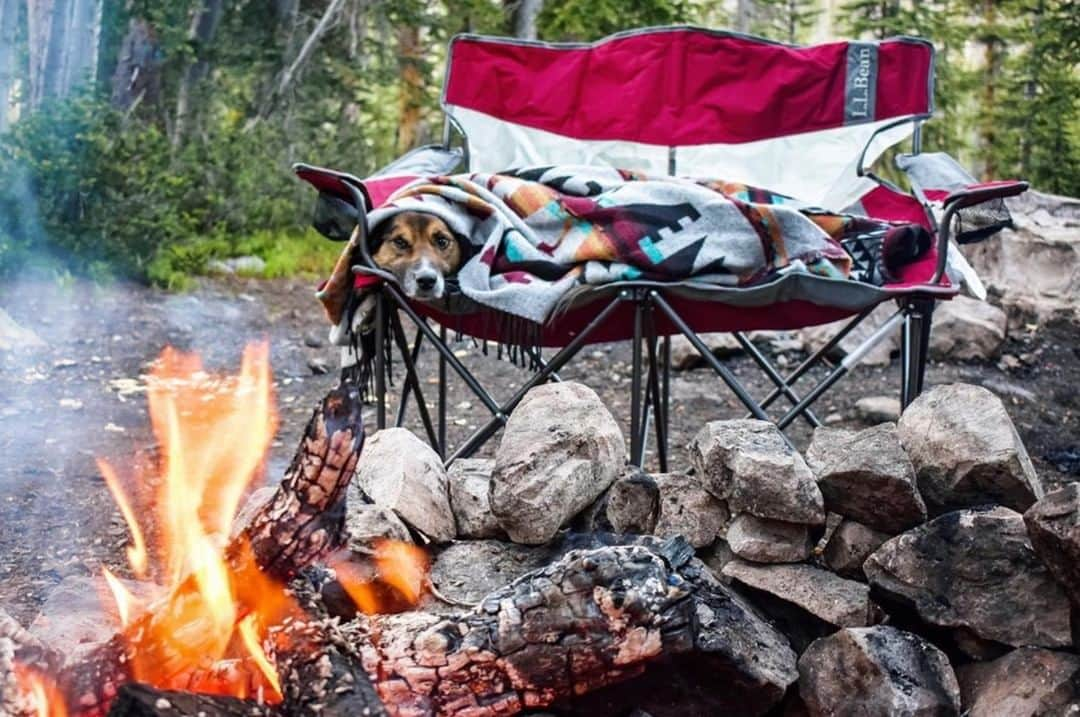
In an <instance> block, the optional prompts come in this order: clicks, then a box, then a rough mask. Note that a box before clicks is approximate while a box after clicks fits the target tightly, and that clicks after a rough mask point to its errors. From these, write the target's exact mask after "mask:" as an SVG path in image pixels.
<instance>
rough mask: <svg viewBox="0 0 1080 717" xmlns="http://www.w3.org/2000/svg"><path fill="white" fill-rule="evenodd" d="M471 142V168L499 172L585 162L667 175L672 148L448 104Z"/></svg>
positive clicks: (450, 111)
mask: <svg viewBox="0 0 1080 717" xmlns="http://www.w3.org/2000/svg"><path fill="white" fill-rule="evenodd" d="M446 109H447V111H448V112H449V113H450V115H451V116H452V117H453V118H454V119H456V120H457V121H458V122H459V123H460V124H461V127H462V129H464V130H465V134H466V135H468V138H469V169H470V170H471V171H474V172H499V171H501V170H504V169H511V168H514V167H530V166H543V165H549V164H585V165H601V166H608V167H617V168H620V169H640V170H642V171H644V172H648V173H649V174H658V175H666V174H667V173H668V148H667V147H666V146H660V145H655V144H641V143H639V142H622V141H619V140H611V141H597V140H581V139H574V138H573V137H566V136H564V135H561V134H555V133H554V132H547V131H545V130H542V129H534V128H532V127H525V126H523V125H518V124H514V123H512V122H506V121H504V120H501V119H498V118H497V117H492V116H491V115H489V114H485V113H483V112H477V111H476V110H470V109H466V108H464V107H452V106H448V107H447V108H446Z"/></svg>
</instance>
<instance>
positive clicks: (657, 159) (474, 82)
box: [442, 26, 934, 209]
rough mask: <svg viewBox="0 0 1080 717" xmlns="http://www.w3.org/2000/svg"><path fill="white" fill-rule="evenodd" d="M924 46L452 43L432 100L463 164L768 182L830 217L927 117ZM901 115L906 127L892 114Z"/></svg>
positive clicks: (866, 185) (688, 36)
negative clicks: (462, 141)
mask: <svg viewBox="0 0 1080 717" xmlns="http://www.w3.org/2000/svg"><path fill="white" fill-rule="evenodd" d="M933 60H934V54H933V46H932V45H931V44H930V43H929V42H926V41H924V40H920V39H916V38H907V37H898V38H893V39H889V40H883V41H881V42H832V43H827V44H823V45H815V46H812V47H795V46H790V45H784V44H779V43H775V42H770V41H767V40H763V39H759V38H754V37H748V36H745V35H738V34H733V33H728V32H717V31H710V30H704V29H700V28H693V27H682V26H679V27H664V28H650V29H645V30H637V31H630V32H625V33H620V34H618V35H613V36H611V37H609V38H606V39H604V40H600V41H598V42H595V43H592V44H545V43H538V42H527V41H520V40H513V39H508V38H496V37H482V36H476V35H459V36H458V37H455V38H454V40H453V41H452V42H451V45H450V53H449V58H448V61H447V75H446V82H445V84H444V87H443V98H442V99H443V107H444V109H445V110H446V113H447V115H448V116H449V117H451V118H452V119H453V121H454V122H456V123H457V124H458V125H459V126H460V128H461V129H462V130H463V131H464V133H465V134H466V137H467V140H466V141H467V145H468V150H469V154H470V169H472V170H474V171H499V170H503V169H508V168H511V167H519V166H523V165H543V164H607V165H612V166H617V167H622V168H629V169H640V170H643V171H645V172H648V173H652V174H669V173H670V174H678V175H685V176H699V177H701V176H708V177H717V178H722V179H727V180H731V181H740V182H745V183H747V184H751V185H756V186H761V187H767V188H769V189H771V190H773V191H776V192H780V193H784V194H789V195H791V196H794V197H796V198H798V199H802V200H804V201H809V202H814V203H817V204H821V205H822V206H825V207H827V208H830V209H842V208H844V207H846V206H848V205H849V204H851V203H852V202H854V201H856V200H857V199H858V198H859V197H861V196H862V195H863V194H865V193H866V192H867V191H869V190H870V189H872V188H873V185H872V184H871V183H870V181H869V180H867V179H865V178H860V177H858V176H857V171H856V169H857V167H858V164H859V160H860V156H861V155H862V154H863V153H864V151H865V155H866V156H865V162H866V164H869V163H871V162H872V161H873V160H874V159H876V158H877V157H878V156H879V155H880V154H881V152H883V151H884V150H885V149H887V148H888V147H890V146H892V145H893V144H896V143H898V142H900V141H902V140H903V139H905V138H907V137H908V136H910V135H911V133H912V131H913V129H914V125H915V121H917V120H921V119H925V118H926V117H928V116H929V115H930V113H931V111H932V109H933V106H932V105H933V88H932V83H933ZM904 120H911V121H904Z"/></svg>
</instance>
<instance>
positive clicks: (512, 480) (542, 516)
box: [490, 382, 626, 545]
mask: <svg viewBox="0 0 1080 717" xmlns="http://www.w3.org/2000/svg"><path fill="white" fill-rule="evenodd" d="M625 464H626V445H625V443H624V442H623V436H622V431H621V430H620V429H619V424H618V423H616V422H615V419H614V418H613V417H612V415H611V412H610V411H608V409H607V407H606V406H604V404H603V402H602V401H601V400H600V397H599V396H597V395H596V392H595V391H593V390H592V389H591V388H588V387H587V386H583V385H581V384H580V383H572V382H563V383H550V384H545V385H543V386H537V387H536V388H534V389H532V390H531V391H529V392H528V393H527V394H525V398H523V399H522V401H521V403H519V404H518V406H517V408H516V409H514V412H513V413H512V414H511V415H510V419H509V420H508V421H507V423H506V428H505V429H504V431H503V437H502V441H501V442H500V443H499V447H498V449H497V450H496V452H495V470H494V471H493V472H492V474H491V496H490V501H491V510H492V512H493V513H494V514H495V517H496V518H497V519H498V521H499V525H500V526H501V527H502V529H503V530H505V531H506V533H507V535H509V536H510V539H511V540H513V541H514V542H518V543H527V544H534V545H535V544H540V543H545V542H547V541H548V540H550V539H551V538H552V536H554V535H555V533H556V531H558V530H559V528H560V527H562V526H563V525H565V524H566V523H567V521H569V520H570V519H571V518H572V517H574V516H575V515H576V514H577V513H578V512H580V511H581V510H583V509H584V508H586V507H588V506H589V505H590V504H591V503H592V502H593V501H595V500H596V499H597V498H598V497H599V496H600V494H601V493H603V492H604V490H606V489H607V487H608V486H609V485H611V483H612V482H613V481H614V480H615V479H616V478H617V477H618V476H619V474H620V473H621V472H622V470H623V467H624V466H625Z"/></svg>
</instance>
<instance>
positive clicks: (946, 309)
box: [930, 296, 1009, 361]
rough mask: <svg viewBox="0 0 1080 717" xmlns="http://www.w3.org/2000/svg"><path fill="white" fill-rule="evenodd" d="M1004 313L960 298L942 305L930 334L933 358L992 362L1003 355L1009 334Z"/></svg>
mask: <svg viewBox="0 0 1080 717" xmlns="http://www.w3.org/2000/svg"><path fill="white" fill-rule="evenodd" d="M1008 323H1009V321H1008V318H1007V317H1006V316H1005V312H1004V311H1002V310H1001V309H999V308H998V307H996V306H994V305H993V304H988V303H986V302H985V301H979V300H978V299H970V298H968V297H966V296H957V297H955V298H954V299H952V300H950V301H942V302H939V303H938V304H937V306H936V308H935V309H934V319H933V322H932V323H931V331H930V355H931V356H933V357H935V358H939V359H953V360H960V361H968V360H972V359H982V360H986V359H991V358H993V357H995V356H997V354H998V352H999V351H1001V345H1002V344H1003V343H1005V334H1006V332H1007V330H1008Z"/></svg>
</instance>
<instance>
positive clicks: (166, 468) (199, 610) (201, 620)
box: [100, 343, 295, 702]
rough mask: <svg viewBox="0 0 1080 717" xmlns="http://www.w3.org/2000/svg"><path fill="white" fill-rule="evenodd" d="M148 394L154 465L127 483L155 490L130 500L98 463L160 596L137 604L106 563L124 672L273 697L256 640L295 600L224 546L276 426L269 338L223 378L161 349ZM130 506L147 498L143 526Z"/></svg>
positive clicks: (274, 683)
mask: <svg viewBox="0 0 1080 717" xmlns="http://www.w3.org/2000/svg"><path fill="white" fill-rule="evenodd" d="M148 397H149V405H150V419H151V422H152V425H153V429H154V435H155V436H156V438H157V441H158V444H159V445H160V447H161V461H160V466H159V471H158V472H157V474H155V475H140V476H138V480H137V481H135V484H136V485H139V486H149V487H156V489H154V490H153V491H152V493H153V494H152V495H150V496H146V495H136V496H134V498H135V499H132V497H129V495H127V494H126V493H125V492H124V490H123V489H122V487H121V482H120V480H119V479H118V476H117V472H116V471H114V470H113V469H112V467H111V466H109V465H108V464H107V463H105V462H104V461H102V462H101V463H100V465H101V471H102V475H103V476H104V477H105V480H106V483H107V484H108V486H109V489H110V490H111V491H112V493H113V495H114V496H115V498H116V502H117V504H118V506H119V507H120V511H121V513H122V514H123V515H124V518H125V519H126V520H127V522H128V526H129V528H130V530H131V535H132V545H131V547H130V549H129V551H128V557H129V560H130V562H131V567H132V570H133V571H134V572H135V574H136V575H139V576H148V575H150V574H153V576H154V577H155V579H156V580H157V581H159V582H161V583H163V584H164V586H165V594H166V595H167V597H166V598H165V599H164V600H162V601H160V603H157V604H154V605H152V606H149V607H148V608H146V609H145V611H144V609H143V607H142V606H141V605H139V602H138V601H137V600H136V599H135V598H134V597H133V596H132V594H131V593H130V592H129V591H128V590H126V589H125V588H124V587H123V585H122V584H121V583H120V582H119V581H118V580H117V579H116V578H115V577H114V576H113V575H112V574H110V573H108V572H107V571H106V574H105V579H106V581H107V582H108V584H109V588H110V590H112V593H113V596H114V598H115V600H116V603H117V608H118V611H119V614H120V619H121V623H122V626H123V627H124V629H125V634H126V635H127V637H128V638H129V640H130V642H131V645H132V647H133V655H132V673H133V676H134V677H135V679H136V680H138V681H140V682H145V683H148V684H151V685H154V686H156V687H160V688H163V689H189V690H195V691H201V692H209V693H214V694H224V695H232V696H236V697H248V696H252V695H262V696H264V697H265V699H266V700H267V701H270V702H279V701H280V700H281V688H280V683H279V678H278V675H277V672H276V671H275V669H274V666H273V664H272V662H271V661H270V659H269V658H268V657H267V655H266V653H265V652H264V651H263V649H262V647H261V645H260V642H261V639H262V636H263V633H262V631H263V630H265V629H266V628H267V627H270V626H273V625H275V624H278V623H280V622H281V621H282V620H283V619H284V618H285V617H286V616H287V615H288V614H289V613H290V612H292V611H293V610H294V609H295V606H294V605H293V604H292V603H291V601H290V600H289V598H288V597H287V595H286V594H285V592H284V591H283V590H282V588H281V586H280V585H276V584H274V583H273V582H272V581H271V580H270V579H269V578H267V577H266V576H264V575H262V574H260V573H259V572H258V570H257V569H256V568H255V566H254V561H253V560H252V559H251V557H250V554H249V553H246V552H244V551H241V555H240V556H232V558H233V559H232V560H229V559H227V558H226V557H225V555H224V546H225V544H226V541H227V538H228V535H229V531H230V529H231V527H232V522H233V518H234V517H235V515H236V511H237V509H238V507H239V504H240V500H241V499H242V498H243V496H244V493H245V491H246V490H247V489H248V487H249V486H250V485H251V483H252V481H253V479H255V478H256V477H257V476H258V473H259V469H260V467H261V465H262V463H263V459H264V456H265V454H266V451H267V449H268V448H269V445H270V441H271V440H272V438H273V435H274V431H275V430H276V428H277V417H276V414H275V411H274V406H273V395H272V391H271V380H270V366H269V360H268V347H267V345H266V344H265V343H263V344H256V345H251V346H248V348H247V349H246V350H245V352H244V358H243V362H242V365H241V369H240V373H239V375H237V376H230V377H215V376H211V375H210V374H207V373H206V372H205V371H203V368H202V363H201V361H200V360H199V358H198V357H197V356H192V355H186V354H182V353H180V352H178V351H175V350H173V349H166V350H165V351H164V352H163V353H162V354H161V357H160V358H159V359H158V361H157V362H156V364H155V366H154V369H153V371H152V374H151V377H150V379H149V381H148ZM139 499H141V500H139ZM137 503H145V504H147V505H146V506H145V507H146V514H147V518H146V519H145V520H144V522H143V524H140V521H138V520H137V519H136V518H135V515H136V512H135V510H134V509H133V507H132V506H133V505H135V504H137ZM150 529H153V530H155V531H156V535H157V540H156V541H155V550H154V551H153V552H151V551H150V550H149V549H148V547H147V542H146V540H145V539H144V538H143V535H145V534H147V531H149V530H150ZM139 613H144V614H143V615H141V616H140V615H139Z"/></svg>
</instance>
